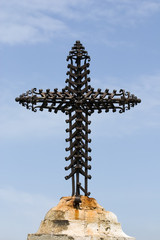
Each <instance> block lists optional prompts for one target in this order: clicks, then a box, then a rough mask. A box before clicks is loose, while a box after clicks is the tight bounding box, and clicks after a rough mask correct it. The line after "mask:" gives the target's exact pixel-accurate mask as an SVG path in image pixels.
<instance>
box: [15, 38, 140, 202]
mask: <svg viewBox="0 0 160 240" xmlns="http://www.w3.org/2000/svg"><path fill="white" fill-rule="evenodd" d="M67 61H70V63H69V64H68V69H69V71H68V72H67V75H68V78H67V79H66V83H67V86H66V87H65V88H63V89H62V91H58V89H57V88H55V89H54V91H50V89H47V90H46V91H43V90H42V89H40V90H39V91H37V89H36V88H33V89H32V90H30V91H27V92H26V93H24V94H22V95H20V97H18V98H16V101H17V102H19V103H20V104H22V106H24V107H26V108H27V109H31V110H32V111H34V112H36V111H37V109H39V110H40V111H43V109H48V111H49V112H52V111H53V110H54V112H55V113H57V112H58V111H62V112H64V113H65V114H66V115H68V116H69V117H68V119H67V120H66V123H68V124H69V127H68V128H67V129H66V132H68V133H69V137H68V138H67V139H66V142H69V147H67V148H66V151H69V152H70V153H69V156H68V157H66V158H65V159H66V161H70V162H69V164H68V166H67V167H65V170H70V173H69V175H68V176H66V177H65V179H66V180H68V179H70V178H71V179H72V196H75V205H78V204H79V203H80V190H81V191H82V192H83V193H84V195H85V196H89V195H90V192H88V179H91V175H89V174H88V170H90V169H91V166H90V165H89V164H88V162H90V161H91V157H90V156H89V155H88V153H89V152H91V148H89V146H88V144H89V143H90V142H91V139H89V138H88V134H90V133H91V130H90V129H89V127H88V126H89V125H90V123H91V121H89V120H88V116H90V115H91V114H92V113H94V111H95V110H97V111H98V113H101V112H102V110H105V112H109V110H112V111H113V112H116V110H118V111H119V113H123V112H125V110H129V109H130V108H131V107H134V106H135V105H137V103H140V102H141V100H140V99H138V98H137V97H136V96H134V95H131V94H130V92H125V91H124V90H122V89H121V90H120V91H119V92H118V93H117V91H116V90H113V92H111V93H110V92H109V90H108V89H106V90H105V91H104V92H102V91H101V89H97V90H94V88H92V87H91V86H90V85H88V83H89V82H90V78H89V77H88V74H89V73H90V71H89V69H88V68H89V61H90V57H89V56H88V53H87V51H85V48H84V47H83V45H82V44H81V43H80V41H76V43H75V44H74V46H73V47H72V50H71V51H70V52H69V56H68V57H67ZM80 176H82V177H83V178H84V185H83V186H82V183H81V179H80Z"/></svg>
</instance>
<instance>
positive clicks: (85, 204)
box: [27, 196, 135, 240]
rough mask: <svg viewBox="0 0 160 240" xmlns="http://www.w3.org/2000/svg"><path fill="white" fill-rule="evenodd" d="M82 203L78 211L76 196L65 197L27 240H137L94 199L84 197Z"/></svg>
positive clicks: (114, 216) (113, 215)
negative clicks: (127, 233)
mask: <svg viewBox="0 0 160 240" xmlns="http://www.w3.org/2000/svg"><path fill="white" fill-rule="evenodd" d="M81 201H82V203H81V204H80V208H79V209H75V208H74V206H73V202H74V197H63V198H61V200H60V202H59V204H58V205H57V206H56V207H54V208H52V209H50V210H49V212H48V213H47V214H46V216H45V218H44V220H43V221H42V222H41V224H40V227H39V229H38V231H37V233H36V234H29V235H28V239H27V240H61V239H63V240H74V239H76V240H82V239H83V240H135V238H132V237H129V236H127V235H126V234H125V233H124V232H123V231H122V228H121V225H120V223H118V220H117V217H116V215H115V214H113V213H112V212H109V211H105V209H104V208H103V207H101V206H100V205H99V204H98V203H97V202H96V200H95V199H94V198H88V197H86V196H81Z"/></svg>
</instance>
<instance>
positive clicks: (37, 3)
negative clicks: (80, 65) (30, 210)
mask: <svg viewBox="0 0 160 240" xmlns="http://www.w3.org/2000/svg"><path fill="white" fill-rule="evenodd" d="M159 11H160V2H159V1H156V0H142V1H139V0H134V1H132V0H115V1H111V0H103V1H101V3H100V4H99V2H96V1H95V0H91V1H87V0H82V1H81V3H79V1H78V0H67V1H66V0H61V1H56V0H52V1H51V0H45V1H42V0H23V1H20V0H8V1H5V0H1V2H0V42H1V43H8V44H18V43H35V42H43V41H49V40H51V39H53V38H55V37H57V36H58V37H59V36H61V35H63V36H64V35H71V36H72V35H73V34H76V31H77V30H78V29H77V27H76V29H75V27H73V22H74V23H76V22H77V23H84V22H85V21H86V20H87V23H88V24H90V26H92V27H93V23H94V22H95V21H98V22H99V21H100V22H101V23H103V24H105V29H108V28H110V27H114V26H117V25H119V26H128V25H129V26H130V25H135V24H136V23H137V22H139V21H141V20H144V19H145V18H146V17H148V16H151V15H152V14H155V13H157V12H159ZM82 16H83V17H82ZM99 26H101V24H100V25H99ZM84 27H85V26H84ZM94 27H96V26H95V24H94ZM94 29H95V28H94ZM79 32H81V30H80V29H79Z"/></svg>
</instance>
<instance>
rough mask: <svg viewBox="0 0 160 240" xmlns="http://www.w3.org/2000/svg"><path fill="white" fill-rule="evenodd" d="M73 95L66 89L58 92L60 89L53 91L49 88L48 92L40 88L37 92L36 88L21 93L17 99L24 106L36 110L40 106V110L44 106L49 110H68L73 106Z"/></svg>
mask: <svg viewBox="0 0 160 240" xmlns="http://www.w3.org/2000/svg"><path fill="white" fill-rule="evenodd" d="M73 97H74V96H73V95H71V94H70V93H69V92H67V91H66V90H65V89H62V91H61V92H58V89H57V88H56V89H54V91H53V92H51V91H50V90H49V89H47V90H46V92H43V90H42V89H40V90H39V91H38V92H37V89H36V88H33V89H32V90H29V91H27V92H26V93H23V94H21V95H20V96H19V97H18V98H16V99H15V100H16V101H17V102H19V104H22V106H24V107H26V108H27V109H31V110H32V111H34V112H36V111H37V109H38V108H39V110H40V111H43V109H44V108H46V109H48V111H49V112H51V111H52V110H55V112H57V111H59V110H60V111H62V112H65V111H68V110H69V109H70V108H71V106H72V104H71V103H72V99H73Z"/></svg>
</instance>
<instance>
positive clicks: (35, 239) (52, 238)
mask: <svg viewBox="0 0 160 240" xmlns="http://www.w3.org/2000/svg"><path fill="white" fill-rule="evenodd" d="M27 240H135V238H131V237H129V238H124V237H118V238H117V237H98V236H97V237H95V236H84V237H80V236H67V235H49V234H42V235H36V234H29V235H28V239H27Z"/></svg>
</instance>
